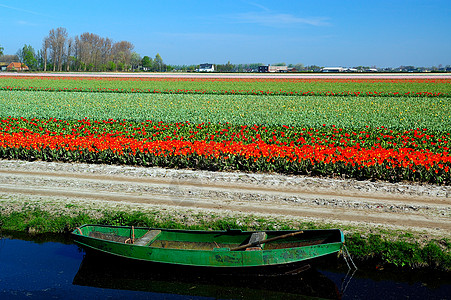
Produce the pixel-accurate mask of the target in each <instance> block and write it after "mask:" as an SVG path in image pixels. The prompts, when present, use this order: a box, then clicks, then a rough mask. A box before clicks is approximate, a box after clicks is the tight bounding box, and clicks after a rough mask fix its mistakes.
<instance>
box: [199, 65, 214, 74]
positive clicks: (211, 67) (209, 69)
mask: <svg viewBox="0 0 451 300" xmlns="http://www.w3.org/2000/svg"><path fill="white" fill-rule="evenodd" d="M197 71H198V72H214V71H215V65H213V64H200V65H199V69H198V70H197Z"/></svg>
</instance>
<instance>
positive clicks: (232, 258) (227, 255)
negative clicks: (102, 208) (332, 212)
mask: <svg viewBox="0 0 451 300" xmlns="http://www.w3.org/2000/svg"><path fill="white" fill-rule="evenodd" d="M148 230H149V229H148V228H132V229H131V228H130V227H113V226H95V225H84V226H82V227H80V228H79V229H77V230H75V231H74V232H73V237H74V240H75V241H76V243H77V244H78V245H80V246H81V247H82V248H83V249H85V250H86V251H87V252H94V253H96V254H108V255H111V256H116V257H121V258H125V259H132V260H137V261H145V262H152V263H159V264H167V265H176V266H192V267H203V268H205V267H207V268H215V269H217V268H219V269H222V268H241V269H248V268H259V267H276V268H279V267H281V266H285V267H288V268H292V267H293V266H296V265H298V266H299V265H300V266H302V265H306V264H308V263H309V262H310V261H311V260H312V259H315V258H319V257H323V256H326V255H330V254H334V253H337V252H338V251H340V249H341V246H342V245H343V242H344V240H343V235H342V233H341V231H339V230H319V231H317V230H312V231H308V230H307V231H305V232H303V233H302V234H301V235H299V237H294V238H291V239H289V240H283V241H278V242H277V243H276V242H274V243H271V244H270V243H268V244H267V247H266V248H265V247H264V248H263V249H257V250H255V249H250V250H251V251H231V249H233V247H222V246H224V245H228V246H233V245H240V244H243V243H246V241H247V239H248V238H249V236H250V235H251V234H252V233H253V232H242V231H210V232H206V231H186V230H165V229H160V230H161V231H162V233H163V236H162V237H161V238H160V239H159V240H157V241H154V242H153V243H151V244H150V245H144V246H141V245H135V244H129V243H126V242H121V241H116V240H107V239H104V238H102V237H103V236H106V235H114V236H122V237H124V238H125V237H127V236H131V235H132V234H134V233H136V234H137V236H142V235H143V233H142V232H144V231H148ZM99 231H101V232H104V233H103V236H100V237H99V236H98V235H97V237H93V234H92V232H99ZM127 231H132V233H129V234H128V235H127V234H125V236H124V233H123V232H127ZM141 231H142V232H141ZM289 232H290V231H277V232H271V231H268V232H267V233H268V234H269V235H271V236H277V235H281V234H287V233H289ZM112 233H113V234H112ZM94 236H95V235H94ZM317 237H319V238H317ZM213 239H215V240H214V241H213V243H214V244H216V245H217V246H218V247H211V249H209V248H208V247H209V246H208V245H210V244H211V243H208V242H206V241H209V240H213ZM216 240H217V242H216ZM318 241H321V242H318ZM293 245H295V246H296V247H292V246H293Z"/></svg>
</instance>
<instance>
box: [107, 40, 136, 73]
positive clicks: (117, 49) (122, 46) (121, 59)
mask: <svg viewBox="0 0 451 300" xmlns="http://www.w3.org/2000/svg"><path fill="white" fill-rule="evenodd" d="M133 48H134V46H133V44H132V43H130V42H127V41H120V42H117V43H114V45H113V49H112V52H113V60H114V62H115V63H116V65H122V66H123V69H124V70H127V68H128V66H129V65H130V64H131V58H132V50H133Z"/></svg>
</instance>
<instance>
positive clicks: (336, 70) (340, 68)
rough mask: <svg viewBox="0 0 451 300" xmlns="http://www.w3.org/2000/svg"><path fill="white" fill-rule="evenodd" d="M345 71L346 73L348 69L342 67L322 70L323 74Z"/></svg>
mask: <svg viewBox="0 0 451 300" xmlns="http://www.w3.org/2000/svg"><path fill="white" fill-rule="evenodd" d="M344 71H346V69H345V68H342V67H326V68H322V69H321V72H344Z"/></svg>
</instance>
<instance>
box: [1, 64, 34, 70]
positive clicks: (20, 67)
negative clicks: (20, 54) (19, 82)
mask: <svg viewBox="0 0 451 300" xmlns="http://www.w3.org/2000/svg"><path fill="white" fill-rule="evenodd" d="M6 70H7V71H28V70H29V69H28V67H27V66H26V65H25V64H23V63H20V62H12V63H10V64H9V65H8V66H7V67H6Z"/></svg>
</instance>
